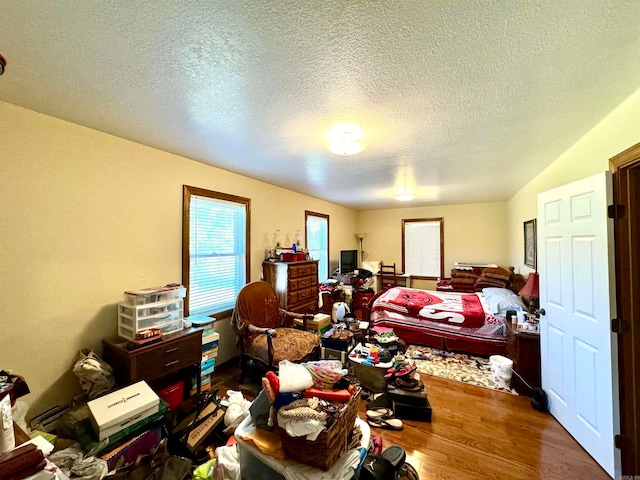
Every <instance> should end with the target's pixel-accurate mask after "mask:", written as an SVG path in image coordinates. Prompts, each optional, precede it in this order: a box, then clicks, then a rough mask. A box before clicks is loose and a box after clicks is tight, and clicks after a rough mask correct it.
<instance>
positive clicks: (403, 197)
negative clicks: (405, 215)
mask: <svg viewBox="0 0 640 480" xmlns="http://www.w3.org/2000/svg"><path fill="white" fill-rule="evenodd" d="M394 198H395V199H396V200H399V201H401V202H408V201H410V200H413V199H414V198H415V195H414V194H413V192H412V191H411V189H409V188H408V189H403V190H400V191H399V192H398V193H397V194H396V196H395V197H394Z"/></svg>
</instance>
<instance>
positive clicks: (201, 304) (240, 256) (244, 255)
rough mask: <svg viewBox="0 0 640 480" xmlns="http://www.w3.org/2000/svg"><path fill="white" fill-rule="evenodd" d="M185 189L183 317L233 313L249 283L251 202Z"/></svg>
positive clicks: (235, 197) (195, 189)
mask: <svg viewBox="0 0 640 480" xmlns="http://www.w3.org/2000/svg"><path fill="white" fill-rule="evenodd" d="M183 193H184V198H183V221H182V282H183V284H184V285H185V286H186V287H187V298H186V299H185V315H214V314H216V315H226V314H229V313H231V311H232V310H233V307H234V305H235V301H236V297H237V295H238V292H239V291H240V289H241V288H242V287H243V286H244V285H246V284H247V282H248V281H249V265H250V259H249V253H248V252H249V225H250V223H251V222H250V207H251V200H250V199H248V198H243V197H237V196H235V195H227V194H224V193H219V192H212V191H210V190H205V189H202V188H196V187H189V186H187V185H185V186H184V192H183Z"/></svg>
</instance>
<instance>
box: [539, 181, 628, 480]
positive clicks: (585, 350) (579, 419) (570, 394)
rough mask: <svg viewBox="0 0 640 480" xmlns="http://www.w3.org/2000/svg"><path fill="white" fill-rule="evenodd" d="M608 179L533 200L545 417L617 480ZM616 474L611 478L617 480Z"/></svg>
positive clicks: (573, 185)
mask: <svg viewBox="0 0 640 480" xmlns="http://www.w3.org/2000/svg"><path fill="white" fill-rule="evenodd" d="M612 198H613V197H612V189H611V174H610V173H609V172H603V173H601V174H598V175H594V176H592V177H589V178H585V179H583V180H579V181H577V182H574V183H571V184H568V185H564V186H562V187H559V188H555V189H553V190H549V191H547V192H543V193H540V194H539V195H538V221H537V225H538V227H537V228H538V235H537V239H538V240H537V244H538V272H539V273H540V306H541V308H543V309H544V310H545V315H543V316H541V317H540V348H541V361H542V388H543V389H544V390H545V391H546V392H547V395H548V397H549V408H550V411H551V414H552V415H553V416H554V417H555V418H556V419H557V420H558V421H559V422H560V423H561V424H562V426H564V428H566V429H567V431H569V433H570V434H571V435H573V437H574V438H575V439H576V440H577V441H578V443H580V445H582V446H583V447H584V449H585V450H587V452H589V454H591V456H592V457H593V458H594V459H595V460H596V461H597V462H598V463H599V464H600V465H601V466H602V468H603V469H604V470H606V471H607V473H609V475H611V476H612V477H616V478H617V477H618V476H619V475H620V451H619V450H617V449H616V448H615V447H614V436H615V435H617V434H618V433H620V426H619V425H620V422H619V402H618V362H617V338H616V334H614V333H612V331H611V319H612V318H614V316H615V302H614V298H615V284H614V281H615V278H614V271H613V269H614V267H613V266H614V251H613V223H612V222H613V220H610V219H608V218H607V206H608V205H610V204H611V203H612ZM616 474H617V475H616Z"/></svg>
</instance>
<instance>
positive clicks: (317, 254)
mask: <svg viewBox="0 0 640 480" xmlns="http://www.w3.org/2000/svg"><path fill="white" fill-rule="evenodd" d="M304 217H305V224H306V226H307V249H308V250H309V255H310V256H311V258H313V259H314V260H319V262H318V282H324V281H325V280H326V279H327V278H329V215H324V214H322V213H315V212H309V211H305V212H304Z"/></svg>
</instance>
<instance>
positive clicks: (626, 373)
mask: <svg viewBox="0 0 640 480" xmlns="http://www.w3.org/2000/svg"><path fill="white" fill-rule="evenodd" d="M609 163H610V169H611V171H612V172H613V192H614V203H615V205H621V206H622V208H617V209H616V212H615V221H614V225H615V227H614V228H615V250H616V277H617V282H616V285H617V286H616V297H617V298H616V300H617V305H618V307H617V309H618V312H617V313H618V315H617V317H618V319H619V320H620V334H619V335H618V366H619V381H620V430H621V432H620V433H621V437H620V439H619V440H620V441H619V444H618V446H619V447H620V448H621V451H622V474H623V475H640V452H639V445H638V443H639V442H640V391H639V389H640V301H639V299H640V143H638V144H636V145H634V146H633V147H631V148H629V149H627V150H625V151H624V152H622V153H620V154H618V155H616V156H615V157H613V158H612V159H611V160H610V162H609Z"/></svg>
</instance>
